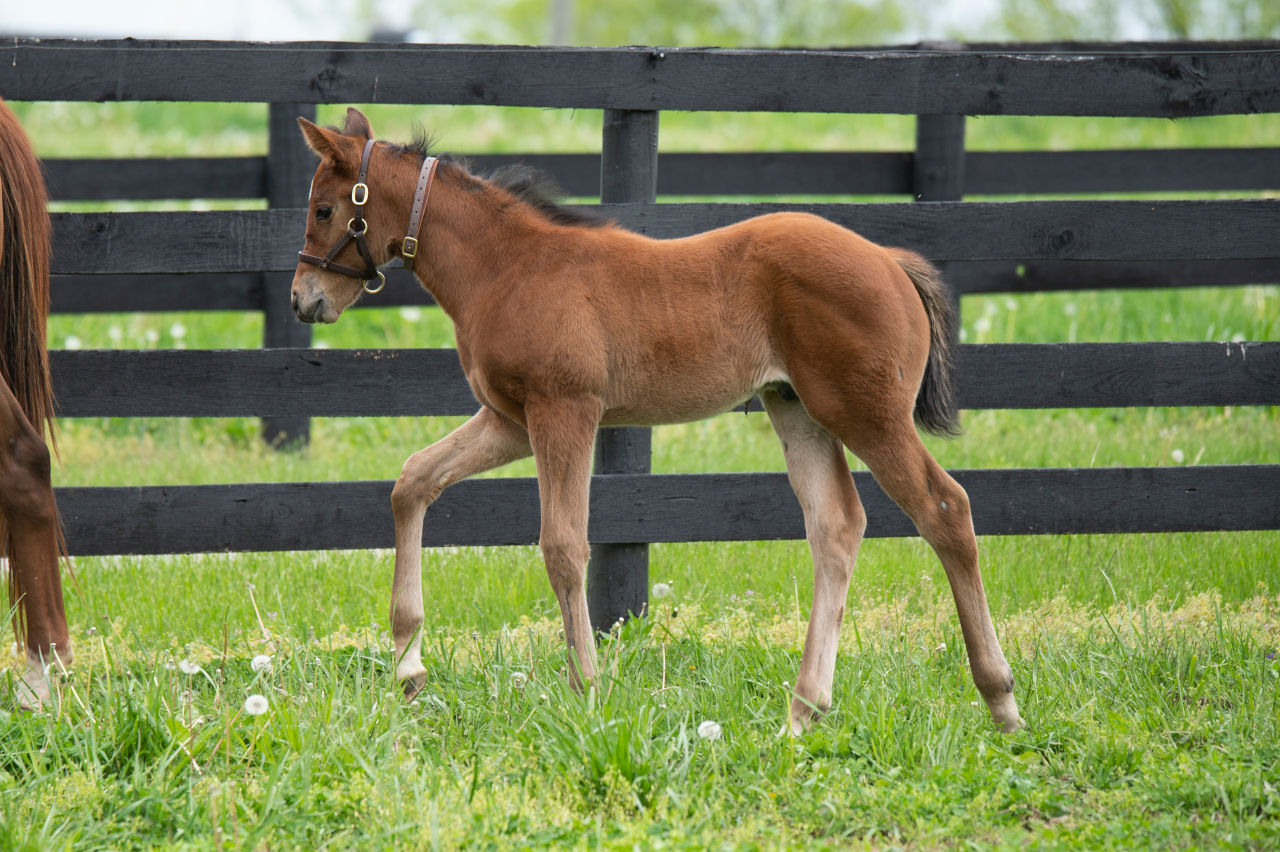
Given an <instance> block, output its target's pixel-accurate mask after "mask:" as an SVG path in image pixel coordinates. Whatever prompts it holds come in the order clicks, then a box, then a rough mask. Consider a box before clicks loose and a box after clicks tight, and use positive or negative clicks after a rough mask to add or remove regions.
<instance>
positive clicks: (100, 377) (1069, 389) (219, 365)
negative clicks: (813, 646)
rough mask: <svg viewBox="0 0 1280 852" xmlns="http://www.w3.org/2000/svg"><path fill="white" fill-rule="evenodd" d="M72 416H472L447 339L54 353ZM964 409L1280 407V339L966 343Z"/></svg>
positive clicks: (60, 396) (63, 408) (60, 390)
mask: <svg viewBox="0 0 1280 852" xmlns="http://www.w3.org/2000/svg"><path fill="white" fill-rule="evenodd" d="M50 357H51V361H52V368H53V378H54V387H55V388H56V389H57V400H58V405H59V411H60V414H61V416H63V417H264V416H282V417H283V416H308V417H360V416H368V417H407V416H434V415H461V414H474V413H475V412H476V411H477V410H478V409H479V404H478V403H477V402H476V401H475V399H474V397H473V396H472V394H471V389H470V387H469V386H468V385H467V383H466V379H465V378H464V377H463V375H462V369H461V367H460V366H459V365H458V359H457V354H456V353H455V352H454V351H453V350H452V349H384V350H377V349H277V350H265V351H258V350H231V351H218V350H194V349H189V350H109V351H91V350H82V351H67V350H54V351H53V352H52V353H51V356H50ZM959 361H960V372H959V378H958V387H959V402H960V406H961V407H962V408H1076V407H1083V408H1102V407H1128V406H1147V405H1155V406H1167V405H1280V342H1276V341H1272V342H1265V343H1089V344H1085V343H1076V344H999V345H973V344H970V345H965V346H962V347H961V348H960V359H959ZM757 410H758V406H757Z"/></svg>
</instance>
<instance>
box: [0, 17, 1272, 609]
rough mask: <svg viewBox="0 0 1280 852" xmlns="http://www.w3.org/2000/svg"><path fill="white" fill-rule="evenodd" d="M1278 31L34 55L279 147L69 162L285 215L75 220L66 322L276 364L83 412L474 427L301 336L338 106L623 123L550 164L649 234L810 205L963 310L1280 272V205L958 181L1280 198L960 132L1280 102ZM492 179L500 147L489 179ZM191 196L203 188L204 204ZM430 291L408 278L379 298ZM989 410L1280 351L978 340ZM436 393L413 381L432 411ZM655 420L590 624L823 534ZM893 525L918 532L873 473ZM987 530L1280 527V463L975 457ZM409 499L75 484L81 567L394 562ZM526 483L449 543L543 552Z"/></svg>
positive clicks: (14, 56) (453, 497)
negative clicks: (951, 289)
mask: <svg viewBox="0 0 1280 852" xmlns="http://www.w3.org/2000/svg"><path fill="white" fill-rule="evenodd" d="M1277 80H1280V43H1276V42H1263V43H1234V44H1168V45H1017V46H999V45H981V46H969V47H967V48H966V47H957V46H949V47H948V48H946V49H929V48H918V49H895V50H857V51H853V50H850V51H838V50H832V51H725V50H708V49H689V50H686V49H679V50H675V49H667V50H662V49H651V48H643V49H642V48H627V49H610V50H588V49H545V48H514V47H513V48H492V47H466V46H464V47H441V46H421V45H416V46H415V45H398V44H397V45H352V44H246V43H210V42H156V41H107V42H96V41H88V42H74V41H36V40H23V39H15V40H13V41H12V42H11V43H6V44H5V45H4V46H3V50H0V95H3V96H4V97H6V98H8V99H11V100H86V101H105V100H170V101H176V100H184V101H185V100H193V101H195V100H199V101H252V102H267V103H270V104H271V105H272V106H271V119H270V122H271V143H270V149H269V152H268V155H267V156H266V157H250V158H213V159H209V158H201V159H195V158H193V159H176V160H139V161H129V160H124V161H121V160H109V161H87V162H86V161H57V160H54V161H50V162H49V163H48V164H47V166H48V170H49V179H50V184H51V186H52V190H53V194H54V196H55V197H56V198H62V199H115V198H152V197H166V198H171V197H174V196H175V195H178V196H187V197H207V198H217V197H226V198H266V199H268V203H269V206H270V208H271V209H268V210H256V211H228V212H206V213H86V214H58V215H55V217H54V225H55V247H56V252H55V273H56V280H55V284H54V309H55V310H57V311H107V310H110V311H135V310H179V309H181V310H195V309H245V310H263V311H265V312H266V315H267V324H266V329H267V330H266V339H265V341H264V343H265V346H266V347H267V348H264V349H263V350H257V351H199V352H197V351H161V352H157V351H113V352H85V351H76V352H71V351H60V352H55V353H54V356H53V361H54V368H55V371H56V381H57V392H58V398H59V401H60V405H61V410H62V414H63V415H64V416H69V417H78V416H128V417H135V416H136V417H142V416H258V417H264V418H268V419H269V421H270V424H269V429H268V431H269V433H270V434H272V435H277V436H278V435H283V436H304V435H305V429H306V418H308V417H313V416H373V415H445V414H464V413H467V414H469V413H472V412H473V411H474V409H475V408H476V403H475V401H474V399H473V398H472V396H471V394H470V391H469V389H468V388H467V386H466V383H465V381H464V380H463V378H462V375H461V372H460V370H459V368H458V366H457V362H456V359H455V357H454V355H453V353H452V352H451V351H448V350H443V351H442V350H398V351H372V350H346V351H336V350H317V349H310V348H306V347H307V344H308V342H309V337H308V336H307V330H306V328H305V327H303V326H301V325H299V324H297V323H295V322H293V321H292V319H291V318H290V317H289V315H288V308H287V304H285V301H286V297H285V296H284V293H285V292H286V291H287V289H288V288H287V284H285V283H284V282H286V281H287V279H288V276H289V274H290V272H291V270H292V269H293V267H294V258H295V252H296V251H297V248H298V246H299V244H300V231H301V225H302V221H303V216H302V213H301V211H299V210H297V209H293V208H296V207H299V206H301V205H302V203H303V201H304V199H305V189H306V185H307V181H308V180H309V177H310V173H311V169H312V160H311V157H310V155H309V154H307V153H306V152H305V150H303V149H301V147H300V143H299V142H298V140H297V136H298V134H297V133H296V130H295V129H294V124H293V119H294V117H295V116H297V115H299V114H308V113H313V112H314V104H316V103H375V102H376V103H407V104H422V103H445V104H494V105H525V106H540V107H577V108H603V109H604V110H605V113H604V129H603V137H602V140H603V141H602V149H601V150H602V153H601V155H600V156H595V155H542V156H529V157H523V158H521V159H524V160H526V161H530V162H533V163H535V164H537V165H542V166H544V167H547V168H549V169H550V170H551V171H553V172H554V173H556V174H557V176H558V177H559V178H560V180H561V181H562V183H563V184H564V185H565V186H566V188H567V189H569V191H571V192H573V193H575V194H579V195H594V194H597V193H599V194H600V195H601V197H602V200H603V202H604V204H605V205H607V208H608V214H609V215H610V216H613V217H616V218H617V219H618V220H619V221H620V222H622V223H623V224H625V225H627V226H629V227H632V228H634V229H636V230H639V231H642V232H645V233H648V234H651V235H654V236H659V237H668V236H676V235H681V234H688V233H692V232H695V231H699V230H704V229H706V228H709V227H713V226H716V225H720V224H724V223H728V222H732V221H737V220H740V219H743V218H745V217H747V216H751V215H755V214H757V213H761V212H766V211H769V210H774V209H779V208H780V207H782V208H787V209H794V208H796V207H800V208H803V209H809V210H812V211H814V212H817V213H820V214H821V215H823V216H825V217H827V218H829V219H831V220H833V221H836V222H840V223H842V224H845V225H848V226H850V227H853V228H855V229H856V230H858V231H859V232H861V233H863V234H864V235H866V236H867V237H869V238H871V239H873V240H877V241H880V242H885V243H889V244H894V245H903V246H907V247H910V248H913V249H915V250H917V251H920V252H922V253H923V254H925V255H926V256H928V257H930V258H931V259H933V260H935V261H937V262H940V263H942V264H944V265H945V266H946V269H947V274H948V277H949V279H950V280H951V282H952V283H953V284H954V285H955V286H956V288H957V289H958V290H959V291H960V292H962V293H975V292H1000V291H1006V292H1028V291H1037V290H1058V289H1094V288H1119V287H1178V286H1220V285H1236V284H1246V283H1271V282H1276V281H1280V200H1276V199H1241V200H1213V201H1114V200H1096V201H1022V202H1017V203H992V202H983V203H972V202H963V201H961V200H960V199H961V198H962V197H963V196H964V195H965V194H970V195H972V194H983V195H986V194H991V195H1000V194H1007V193H1017V194H1024V195H1025V194H1037V193H1043V194H1055V193H1126V192H1147V191H1183V190H1227V191H1233V190H1274V189H1276V188H1280V148H1265V149H1236V148H1223V149H1203V150H1168V151H1096V152H1026V153H972V152H966V151H965V147H964V126H965V119H964V116H965V115H1000V114H1022V115H1103V116H1152V117H1167V118H1178V117H1184V116H1196V115H1216V114H1230V113H1255V112H1280V86H1277V83H1276V81H1277ZM661 110H758V111H776V112H788V111H827V112H843V113H905V114H915V115H918V116H919V119H918V125H917V126H918V132H917V146H916V150H915V151H913V152H902V153H873V154H871V153H769V152H763V153H748V154H662V155H661V156H659V155H658V153H657V138H658V121H657V119H658V114H659V111H661ZM477 159H478V160H479V161H480V163H481V164H482V165H486V166H487V165H495V164H498V163H499V162H500V161H501V160H502V158H497V157H488V158H477ZM179 187H180V189H177V188H179ZM782 193H785V194H810V193H811V194H822V195H833V194H838V195H845V194H849V195H858V194H890V195H893V194H898V195H904V196H907V197H914V198H915V199H919V200H924V201H928V202H930V203H924V204H884V203H880V204H805V205H776V204H758V203H750V204H723V203H720V204H709V203H687V204H679V205H673V204H656V203H654V201H655V197H656V196H657V195H661V194H672V195H682V196H698V195H749V196H761V195H771V194H782ZM428 300H429V297H426V296H425V294H422V293H421V292H420V291H418V290H417V289H416V287H413V286H409V285H408V284H407V283H406V282H404V281H397V282H395V284H393V286H389V287H388V288H387V290H386V291H384V293H383V294H382V295H381V296H380V298H378V299H367V303H369V304H382V305H391V304H419V303H425V302H427V301H428ZM961 358H962V364H961V376H960V392H959V393H960V404H961V406H962V407H964V408H1066V407H1109V406H1115V407H1124V406H1181V405H1276V404H1277V403H1280V342H1276V341H1259V342H1246V343H1230V344H1226V343H1222V344H1218V343H1134V344H1079V345H993V346H976V345H970V346H964V347H962V356H961ZM406 388H412V389H413V391H414V392H413V393H405V389H406ZM648 442H649V435H648V432H647V431H645V430H606V432H605V434H603V435H602V439H601V443H600V446H599V448H598V453H597V476H596V478H595V479H594V480H593V485H592V488H593V492H592V509H591V536H592V541H593V542H594V543H595V544H596V545H597V547H596V549H595V550H594V551H593V564H592V573H591V576H590V580H589V585H590V588H591V597H592V608H593V619H594V620H595V621H596V623H597V624H605V623H609V622H611V621H612V620H613V619H614V618H616V617H617V616H619V615H622V614H625V613H626V612H627V611H628V610H632V611H634V610H637V609H638V608H639V607H640V606H641V605H642V603H643V601H644V599H645V595H646V589H647V543H648V542H657V541H695V540H734V539H770V538H799V537H803V534H804V530H803V523H802V520H801V517H800V513H799V509H798V507H797V506H796V503H795V500H794V498H793V496H792V495H791V492H790V488H789V486H788V485H787V481H786V478H785V476H784V475H782V474H734V475H698V476H693V475H674V476H655V475H650V474H649V473H647V471H648V458H649V443H648ZM855 478H856V479H857V480H858V487H859V489H860V490H861V492H862V494H863V498H864V501H865V502H866V504H867V509H868V514H869V515H870V518H871V520H870V528H869V530H868V534H869V535H873V536H903V535H912V534H913V533H914V530H913V529H912V528H911V526H910V524H909V522H908V521H907V519H906V518H905V516H903V515H902V514H901V513H900V512H899V511H897V510H896V509H895V508H893V507H892V504H891V503H890V502H889V501H888V500H887V498H886V497H885V496H884V495H883V493H882V492H880V490H879V488H878V487H877V486H876V485H875V484H874V482H873V481H871V480H870V478H869V477H867V476H865V475H863V474H855ZM957 478H958V479H959V480H960V481H961V482H962V483H963V484H964V486H965V487H966V488H967V489H968V490H969V492H970V494H971V495H972V497H973V505H974V514H975V518H974V521H975V525H976V527H977V529H978V532H979V533H981V534H989V535H990V534H997V535H999V534H1027V533H1093V532H1141V531H1176V530H1247V529H1277V528H1280V465H1243V466H1225V467H1207V466H1199V467H1178V468H1125V469H1087V470H1086V469H1067V470H971V471H959V472H957ZM390 488H391V483H390V482H361V483H296V484H274V485H212V486H139V487H127V488H64V489H60V491H59V501H60V504H61V506H62V511H63V516H64V520H65V524H66V527H67V536H68V541H69V543H70V547H71V550H72V552H73V553H77V554H106V553H167V552H179V551H187V552H200V551H223V550H231V551H253V550H292V549H320V548H363V547H388V546H390V545H391V543H392V531H393V523H392V520H391V515H390V505H389V494H390ZM537 528H538V508H537V501H536V499H535V484H534V483H533V482H532V481H531V480H525V479H506V480H484V481H475V482H467V483H462V484H459V485H457V486H455V487H453V488H451V489H450V490H449V491H448V492H446V494H445V495H444V497H443V498H442V499H441V500H440V501H439V503H437V504H436V505H435V506H433V508H432V509H431V511H430V513H429V516H428V523H427V525H426V532H425V544H427V545H445V544H519V543H531V542H533V541H535V540H536V537H537Z"/></svg>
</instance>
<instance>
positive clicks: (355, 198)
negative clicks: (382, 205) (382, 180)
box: [351, 181, 369, 206]
mask: <svg viewBox="0 0 1280 852" xmlns="http://www.w3.org/2000/svg"><path fill="white" fill-rule="evenodd" d="M368 201H369V184H367V183H364V182H363V181H361V182H360V183H358V184H356V185H355V186H353V187H351V203H352V204H355V205H356V206H359V205H361V204H365V203H367V202H368Z"/></svg>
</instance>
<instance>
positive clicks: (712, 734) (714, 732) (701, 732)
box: [698, 719, 720, 742]
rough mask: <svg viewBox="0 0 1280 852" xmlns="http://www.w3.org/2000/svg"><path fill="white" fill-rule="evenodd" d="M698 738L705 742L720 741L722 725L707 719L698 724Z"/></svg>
mask: <svg viewBox="0 0 1280 852" xmlns="http://www.w3.org/2000/svg"><path fill="white" fill-rule="evenodd" d="M698 736H699V737H701V738H702V739H704V740H709V741H711V742H715V741H716V740H718V739H720V723H719V722H713V721H711V720H710V719H707V720H706V721H705V722H699V723H698Z"/></svg>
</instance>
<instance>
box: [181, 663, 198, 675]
mask: <svg viewBox="0 0 1280 852" xmlns="http://www.w3.org/2000/svg"><path fill="white" fill-rule="evenodd" d="M178 670H179V671H180V672H182V673H183V674H185V675H197V674H200V666H199V664H198V663H193V662H191V661H190V660H185V659H184V660H179V661H178Z"/></svg>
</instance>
